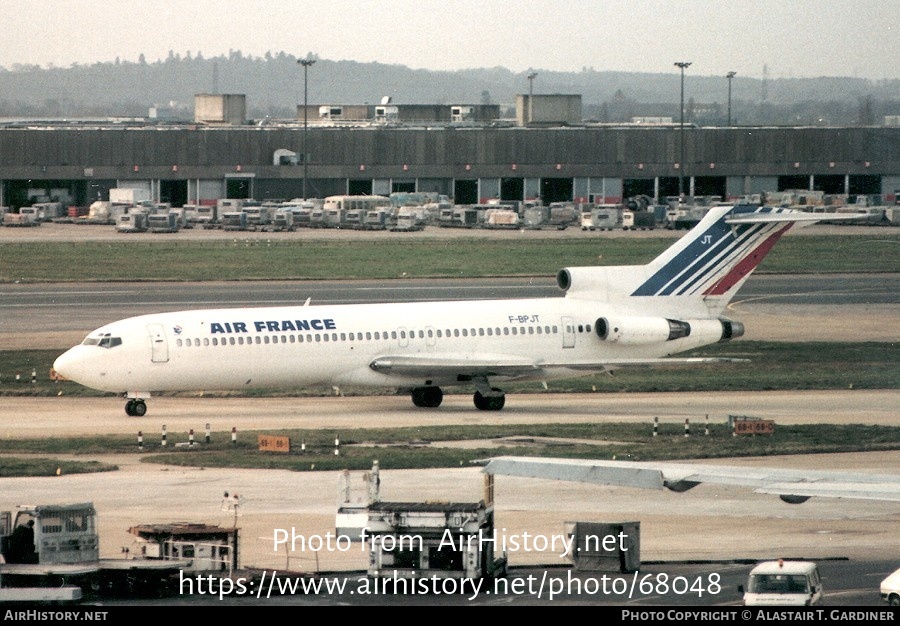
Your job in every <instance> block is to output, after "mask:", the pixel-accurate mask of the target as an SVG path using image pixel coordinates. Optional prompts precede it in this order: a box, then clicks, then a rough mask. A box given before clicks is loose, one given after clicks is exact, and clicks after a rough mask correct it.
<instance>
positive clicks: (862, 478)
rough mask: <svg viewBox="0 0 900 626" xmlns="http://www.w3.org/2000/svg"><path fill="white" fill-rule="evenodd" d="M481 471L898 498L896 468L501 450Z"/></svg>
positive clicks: (792, 496) (788, 498)
mask: <svg viewBox="0 0 900 626" xmlns="http://www.w3.org/2000/svg"><path fill="white" fill-rule="evenodd" d="M483 471H484V472H486V473H488V474H499V475H503V476H521V477H528V478H545V479H552V480H563V481H570V482H583V483H594V484H596V485H612V486H619V487H639V488H643V489H663V488H665V489H669V490H671V491H676V492H683V491H687V490H688V489H692V488H694V487H696V486H697V485H699V484H700V483H712V484H717V485H740V486H746V487H752V488H753V490H754V491H755V492H757V493H768V494H773V495H777V496H778V497H780V498H781V499H782V500H784V501H785V502H788V503H790V504H800V503H802V502H806V501H807V500H809V499H810V498H811V497H813V496H817V497H825V498H855V499H862V500H885V501H891V502H900V474H866V473H862V472H839V471H822V470H818V471H817V470H798V469H786V468H772V467H737V466H734V465H731V466H729V465H713V464H694V463H669V462H653V461H649V462H644V461H599V460H597V461H593V460H585V459H561V458H540V457H514V456H501V457H495V458H492V459H488V460H487V464H486V465H485V467H484V470H483Z"/></svg>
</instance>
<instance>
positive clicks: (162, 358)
mask: <svg viewBox="0 0 900 626" xmlns="http://www.w3.org/2000/svg"><path fill="white" fill-rule="evenodd" d="M147 333H148V334H149V335H150V361H151V362H153V363H168V362H169V343H168V342H167V341H166V330H165V328H163V325H162V324H148V325H147Z"/></svg>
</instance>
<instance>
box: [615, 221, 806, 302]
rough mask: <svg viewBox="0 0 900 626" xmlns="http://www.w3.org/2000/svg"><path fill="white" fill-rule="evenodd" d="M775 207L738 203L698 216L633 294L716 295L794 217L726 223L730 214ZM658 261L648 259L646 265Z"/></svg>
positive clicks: (734, 282)
mask: <svg viewBox="0 0 900 626" xmlns="http://www.w3.org/2000/svg"><path fill="white" fill-rule="evenodd" d="M781 211H782V209H780V208H774V207H757V206H737V207H734V209H733V210H731V211H728V212H725V213H724V214H721V215H719V216H718V218H715V217H714V216H711V217H713V219H712V221H710V222H709V223H707V220H703V221H701V222H700V224H698V225H697V227H696V228H694V230H692V231H691V232H690V233H689V234H688V235H686V241H684V242H682V244H683V245H681V246H679V247H678V248H679V249H677V251H676V252H675V253H674V255H672V256H671V258H668V259H666V255H665V254H663V255H662V256H661V257H660V258H659V259H658V261H659V266H658V267H656V268H655V271H654V272H653V274H652V275H651V277H650V278H649V279H648V280H646V281H645V282H644V283H643V284H641V285H640V286H639V287H638V288H637V289H635V290H634V291H633V292H632V294H631V295H633V296H684V295H703V296H721V295H724V294H727V293H728V292H729V291H730V290H731V289H733V288H734V287H736V286H738V285H739V284H740V282H741V281H742V280H743V279H744V278H746V277H747V276H748V275H749V274H750V273H751V272H752V271H753V270H754V269H756V267H757V265H759V263H760V262H761V261H762V260H763V258H764V257H765V256H766V254H768V253H769V251H770V250H771V249H772V247H773V246H774V245H775V243H776V242H777V241H778V239H779V238H780V237H781V235H782V234H784V233H785V232H786V231H787V230H788V229H789V228H790V227H791V226H792V225H793V222H774V223H772V222H769V223H745V224H734V225H731V224H728V223H727V221H726V220H727V219H728V218H729V217H736V216H738V215H742V216H746V215H747V214H752V213H757V214H764V213H770V212H781ZM656 264H657V263H656V262H654V263H651V267H652V266H654V265H656Z"/></svg>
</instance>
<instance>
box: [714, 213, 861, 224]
mask: <svg viewBox="0 0 900 626" xmlns="http://www.w3.org/2000/svg"><path fill="white" fill-rule="evenodd" d="M870 217H871V216H870V215H869V214H867V213H804V212H803V211H790V212H784V213H752V214H742V215H741V216H740V217H729V218H726V219H725V223H726V224H771V223H775V222H822V221H825V220H828V221H829V222H830V221H834V220H866V219H869V218H870Z"/></svg>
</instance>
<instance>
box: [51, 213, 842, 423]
mask: <svg viewBox="0 0 900 626" xmlns="http://www.w3.org/2000/svg"><path fill="white" fill-rule="evenodd" d="M831 217H832V216H828V215H826V214H811V213H803V212H800V211H793V210H790V209H783V208H779V207H759V206H741V205H738V206H721V207H712V208H710V209H709V212H708V213H707V214H706V216H705V217H704V218H703V220H702V221H701V222H700V223H699V224H698V225H697V226H696V228H694V229H693V230H691V231H690V232H689V233H687V234H686V235H684V236H683V237H681V238H680V239H679V240H678V241H677V242H675V243H674V244H673V245H672V246H671V247H669V248H668V249H667V250H665V251H663V252H662V254H660V255H659V256H658V257H657V258H655V259H653V260H652V261H650V262H649V263H647V264H646V265H633V266H611V267H603V266H599V267H598V266H589V267H566V268H563V269H562V270H560V271H559V272H558V274H557V284H558V286H559V287H560V289H561V291H562V295H560V296H557V297H551V298H530V299H526V298H522V299H506V300H502V299H495V300H476V301H461V300H456V301H444V302H405V303H375V304H345V305H327V306H312V305H309V303H308V301H307V303H306V304H305V305H302V306H287V307H258V308H218V309H207V310H195V311H179V312H167V313H158V314H150V315H142V316H138V317H131V318H128V319H124V320H120V321H117V322H112V323H110V324H107V325H105V326H103V327H101V328H98V329H97V330H95V331H93V332H91V333H90V334H89V335H88V336H87V338H85V340H84V341H83V342H82V343H81V344H80V345H77V346H75V347H73V348H71V349H69V350H68V351H66V352H65V353H64V354H62V355H60V356H59V357H58V358H57V359H56V361H55V363H54V369H55V371H56V373H57V374H58V375H61V376H62V377H64V378H66V379H68V380H72V381H75V382H77V383H80V384H82V385H85V386H87V387H91V388H94V389H99V390H103V391H109V392H117V393H122V394H124V395H125V396H126V397H127V399H128V400H127V403H126V405H125V412H126V414H127V415H130V416H142V415H144V414H145V413H146V411H147V405H146V399H147V398H148V397H150V395H151V393H152V392H159V391H215V390H233V389H251V388H254V387H256V388H274V387H282V388H283V387H302V386H307V385H329V386H332V387H335V388H338V389H339V388H341V387H343V386H350V385H352V386H360V387H378V388H384V387H394V388H400V389H404V390H408V391H409V393H410V396H411V398H412V401H413V404H414V405H415V406H418V407H423V408H429V409H434V408H437V407H438V406H440V404H441V402H442V399H443V388H446V387H451V386H468V387H474V389H475V392H474V395H473V400H474V404H475V407H476V408H477V409H480V410H486V411H497V410H500V409H502V408H503V406H504V403H505V397H506V396H505V394H504V392H503V390H502V388H501V385H502V384H503V383H504V382H507V381H533V382H537V383H542V382H546V381H547V380H551V379H557V378H570V377H573V376H580V375H586V374H591V373H597V372H603V371H610V370H615V369H617V368H622V367H630V366H653V365H671V364H683V365H697V364H711V363H720V362H722V361H723V359H721V358H674V357H673V355H676V354H678V353H681V352H684V351H686V350H691V349H694V348H699V347H701V346H705V345H710V344H715V343H720V342H726V341H730V340H732V339H736V338H738V337H741V336H742V335H743V333H744V327H743V324H741V323H740V322H738V321H733V320H731V319H729V318H728V317H726V306H727V305H728V303H729V302H730V301H731V299H732V298H733V297H734V295H735V294H736V293H737V291H738V289H739V288H740V287H741V286H742V285H743V284H744V281H745V280H746V279H747V278H748V277H749V276H750V274H751V273H752V272H753V270H754V269H755V268H756V267H757V265H758V264H759V263H760V262H761V261H762V259H763V258H764V257H765V255H766V254H767V253H768V252H769V250H771V248H772V247H773V246H774V245H775V243H776V242H777V241H778V240H779V239H780V238H781V236H782V235H783V234H784V233H785V232H787V231H788V230H789V229H790V228H791V227H792V226H794V225H795V224H798V223H799V224H808V223H813V222H816V221H821V220H822V219H831ZM845 219H855V216H853V215H847V216H845ZM724 360H733V359H724Z"/></svg>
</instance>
